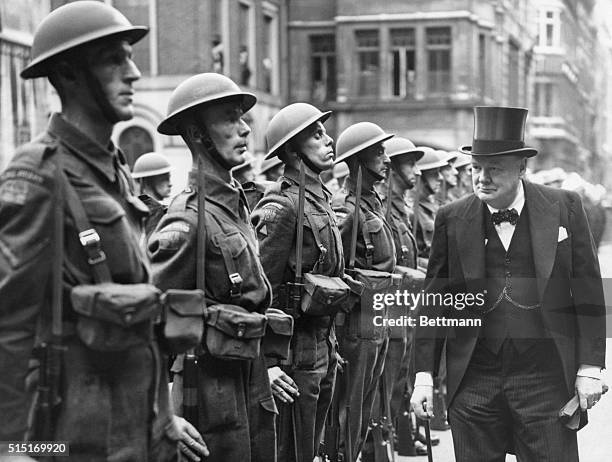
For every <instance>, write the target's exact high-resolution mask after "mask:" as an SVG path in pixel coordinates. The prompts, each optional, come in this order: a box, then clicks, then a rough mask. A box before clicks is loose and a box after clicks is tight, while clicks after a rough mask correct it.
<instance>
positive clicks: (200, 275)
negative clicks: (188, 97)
mask: <svg viewBox="0 0 612 462" xmlns="http://www.w3.org/2000/svg"><path fill="white" fill-rule="evenodd" d="M197 183H198V230H197V238H196V239H197V240H196V256H197V260H196V288H197V289H201V290H202V291H205V290H206V289H205V286H206V284H205V277H206V259H205V257H206V221H205V210H206V177H205V174H204V159H203V157H202V156H201V155H199V156H198V175H197ZM183 417H184V418H185V419H186V420H188V421H189V422H191V423H192V424H193V425H196V426H197V425H198V358H197V356H196V353H195V349H194V348H191V349H190V350H189V351H187V353H186V354H185V359H184V362H183Z"/></svg>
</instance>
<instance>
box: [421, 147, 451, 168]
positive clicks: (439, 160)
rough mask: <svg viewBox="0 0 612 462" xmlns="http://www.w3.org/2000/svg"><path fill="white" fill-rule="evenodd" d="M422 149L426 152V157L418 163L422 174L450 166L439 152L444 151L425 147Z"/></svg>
mask: <svg viewBox="0 0 612 462" xmlns="http://www.w3.org/2000/svg"><path fill="white" fill-rule="evenodd" d="M420 149H422V150H423V151H425V155H424V156H423V157H421V159H420V160H419V161H418V162H417V167H419V170H421V171H422V172H424V171H426V170H432V169H434V168H440V167H444V166H445V165H448V162H446V160H444V158H443V157H442V156H441V155H440V154H439V152H444V151H435V150H433V149H431V148H429V147H426V146H423V147H421V148H420Z"/></svg>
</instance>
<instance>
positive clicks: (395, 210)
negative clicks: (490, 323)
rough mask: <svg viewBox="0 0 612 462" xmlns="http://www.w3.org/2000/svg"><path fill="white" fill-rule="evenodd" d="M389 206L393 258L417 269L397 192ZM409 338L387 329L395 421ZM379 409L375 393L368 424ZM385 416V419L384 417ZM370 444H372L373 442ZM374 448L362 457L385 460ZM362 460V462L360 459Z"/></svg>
mask: <svg viewBox="0 0 612 462" xmlns="http://www.w3.org/2000/svg"><path fill="white" fill-rule="evenodd" d="M390 196H391V203H390V204H389V205H387V204H388V203H387V201H386V200H385V204H384V207H385V209H386V208H387V207H389V211H388V213H387V217H388V219H389V226H390V227H391V231H392V232H393V242H394V244H395V258H396V261H397V264H398V265H401V266H406V267H408V268H416V267H417V246H416V239H415V238H414V236H413V234H412V232H411V231H410V228H409V227H408V223H409V217H408V210H407V206H406V203H405V201H404V198H403V195H402V194H401V192H398V191H392V192H391V195H390ZM409 314H410V313H409V309H408V307H406V306H392V307H389V316H390V317H393V318H396V319H397V318H399V317H400V316H402V315H409ZM410 339H411V329H410V328H409V327H407V326H406V327H405V328H404V327H393V328H390V329H389V346H388V349H387V356H386V358H385V366H384V370H383V374H384V376H385V382H386V386H387V390H386V392H387V397H386V399H387V400H388V402H389V404H390V410H391V419H392V421H393V422H395V418H396V416H397V413H398V411H399V409H400V405H401V401H402V399H403V394H404V391H405V389H406V384H407V378H408V352H409V341H410ZM382 410H383V407H382V403H381V402H380V393H377V394H376V399H375V401H374V405H373V409H372V421H380V420H381V419H380V418H381V417H383V413H382ZM384 417H386V416H384ZM372 436H373V435H372V433H370V434H369V436H368V442H371V441H372ZM386 437H387V438H392V437H393V435H386ZM374 443H376V442H375V441H374ZM376 449H377V448H376V447H375V446H372V445H370V444H368V443H366V446H365V447H364V457H367V456H366V453H371V454H372V455H373V457H374V459H373V460H387V459H386V458H385V457H384V456H383V457H382V458H380V457H379V456H380V454H379V451H376ZM364 460H365V459H364Z"/></svg>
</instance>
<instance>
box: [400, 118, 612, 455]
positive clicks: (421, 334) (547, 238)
mask: <svg viewBox="0 0 612 462" xmlns="http://www.w3.org/2000/svg"><path fill="white" fill-rule="evenodd" d="M474 111H475V129H474V142H473V145H472V146H471V147H464V148H463V149H462V151H463V152H465V153H469V154H471V155H472V178H473V185H474V194H470V195H469V196H467V197H465V198H463V199H460V200H459V201H456V202H453V203H452V204H449V205H447V206H445V207H443V208H441V209H440V210H439V212H438V215H437V217H436V226H435V232H434V239H433V244H432V251H431V256H430V259H429V266H428V269H427V277H428V281H429V283H428V285H427V287H426V291H427V292H432V293H444V294H447V295H448V294H451V295H453V297H454V300H455V301H457V300H458V298H457V297H460V296H461V297H463V298H462V299H463V300H467V298H465V297H467V296H468V295H472V296H474V297H475V302H474V303H473V304H471V306H468V305H467V304H466V306H465V307H463V309H459V308H460V307H459V306H457V304H456V303H455V304H454V306H447V307H444V306H440V305H435V304H432V305H428V306H426V305H422V306H421V307H420V314H421V315H425V316H428V317H429V319H430V320H432V319H433V320H435V319H436V317H440V318H446V320H447V321H455V324H460V323H459V321H464V324H465V326H464V327H440V326H441V324H440V323H436V325H435V326H427V327H426V326H421V325H420V324H419V325H417V331H416V340H415V366H416V371H417V374H416V382H415V391H414V394H413V396H412V406H413V407H414V409H415V412H416V413H417V415H419V416H420V417H422V418H429V417H431V414H432V406H431V403H432V386H431V385H432V375H433V374H435V373H436V363H437V362H438V361H439V352H440V351H441V349H442V346H443V344H444V343H445V344H446V358H447V374H448V403H449V421H450V424H451V429H452V433H453V442H454V448H455V455H456V459H457V461H460V462H461V461H466V462H467V461H473V460H490V461H503V460H505V454H506V453H507V452H509V451H513V452H514V453H515V454H516V455H517V458H518V460H524V461H535V460H537V461H551V462H552V461H555V462H557V461H576V460H578V449H577V443H576V433H575V432H573V431H571V430H569V429H568V428H566V426H565V425H564V424H563V422H562V421H561V420H559V418H558V413H559V410H560V409H561V408H562V407H563V406H564V405H565V404H566V403H567V402H568V400H570V399H571V398H572V397H573V396H574V395H577V397H578V399H579V403H580V408H581V409H583V410H586V409H588V408H591V407H592V406H593V405H594V404H596V403H597V401H598V400H599V398H600V396H601V392H602V383H601V380H600V377H599V376H600V371H601V368H603V367H604V358H605V337H606V332H605V320H604V314H605V305H604V299H603V290H602V284H601V277H600V272H599V264H598V261H597V254H596V251H595V247H594V245H593V240H592V237H591V233H590V231H589V227H588V224H587V220H586V216H585V213H584V209H583V207H582V204H581V200H580V197H579V196H578V195H577V194H575V193H572V192H567V191H562V190H559V189H553V188H549V187H545V186H540V185H534V184H532V183H529V182H526V181H524V180H523V176H524V174H525V170H526V162H527V158H529V157H532V156H535V155H536V154H537V151H536V150H535V149H532V148H529V147H525V143H524V141H523V136H524V127H525V120H526V117H527V110H526V109H521V108H506V107H476V108H475V110H474ZM468 321H471V322H468ZM474 321H480V323H481V325H479V323H478V322H474ZM451 325H452V323H451ZM470 326H471V327H470Z"/></svg>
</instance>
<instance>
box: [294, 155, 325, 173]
mask: <svg viewBox="0 0 612 462" xmlns="http://www.w3.org/2000/svg"><path fill="white" fill-rule="evenodd" d="M298 158H299V159H301V160H302V161H303V162H304V163H305V164H306V165H307V166H308V168H309V169H310V170H312V171H313V172H315V173H316V174H317V175H318V174H319V173H321V172H322V171H323V170H321V169H320V168H319V167H316V166H315V165H314V164H313V163H312V161H311V160H310V159H309V158H308V156H305V155H304V154H302V153H298Z"/></svg>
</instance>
